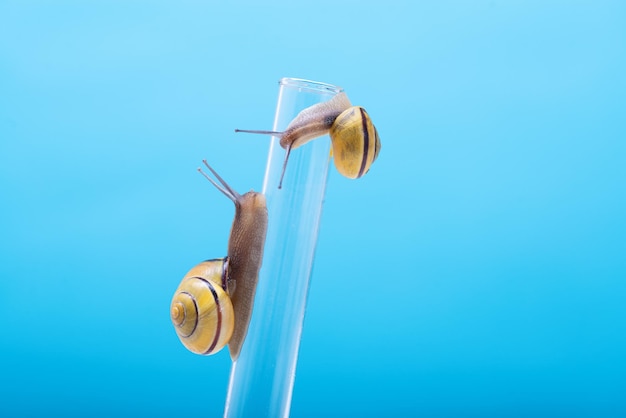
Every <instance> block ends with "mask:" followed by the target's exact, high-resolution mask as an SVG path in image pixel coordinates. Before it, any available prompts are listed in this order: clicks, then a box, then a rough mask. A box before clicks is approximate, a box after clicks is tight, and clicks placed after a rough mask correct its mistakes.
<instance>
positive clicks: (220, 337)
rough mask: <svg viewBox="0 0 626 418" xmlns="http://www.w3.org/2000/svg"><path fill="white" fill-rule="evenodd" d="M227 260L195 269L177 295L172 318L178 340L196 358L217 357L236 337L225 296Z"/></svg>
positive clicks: (226, 296) (210, 261) (232, 311)
mask: <svg viewBox="0 0 626 418" xmlns="http://www.w3.org/2000/svg"><path fill="white" fill-rule="evenodd" d="M227 274H228V259H227V258H224V259H218V260H208V261H203V262H202V263H200V264H198V265H196V266H195V267H193V268H192V269H191V270H190V271H189V272H188V273H187V274H186V275H185V277H184V278H183V280H182V281H181V283H180V285H179V286H178V289H176V292H175V293H174V298H173V299H172V304H171V307H170V317H171V319H172V323H173V324H174V328H175V329H176V334H178V338H179V339H180V341H181V342H182V343H183V345H184V346H185V347H187V349H189V350H190V351H192V352H194V353H196V354H204V355H209V354H214V353H216V352H218V351H219V350H221V349H222V348H223V347H224V346H225V345H226V344H228V342H229V341H230V338H231V336H232V333H233V329H234V324H235V314H234V310H233V304H232V302H231V300H230V297H229V296H228V293H227V292H226V290H225V289H226V283H227Z"/></svg>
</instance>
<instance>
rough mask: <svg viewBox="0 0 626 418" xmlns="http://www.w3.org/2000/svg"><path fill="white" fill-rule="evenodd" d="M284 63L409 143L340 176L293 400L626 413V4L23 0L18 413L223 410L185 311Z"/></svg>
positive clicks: (13, 313)
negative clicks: (185, 292) (241, 131)
mask: <svg viewBox="0 0 626 418" xmlns="http://www.w3.org/2000/svg"><path fill="white" fill-rule="evenodd" d="M283 76H291V77H301V78H309V79H313V80H318V81H324V82H328V83H333V84H338V85H341V86H343V87H344V88H345V89H346V91H347V92H348V94H349V96H350V98H351V99H352V102H353V103H355V104H359V105H363V106H365V107H366V108H367V109H368V111H369V113H370V114H371V115H372V117H373V118H374V120H375V123H376V125H377V127H378V131H379V133H380V136H381V139H382V142H383V148H382V152H381V154H380V157H379V160H378V161H377V162H376V164H375V165H374V166H373V168H372V170H371V171H370V173H369V174H368V175H367V176H365V177H364V178H363V179H361V180H358V181H351V180H347V179H344V178H342V177H341V176H340V175H339V174H337V172H336V171H335V170H334V169H332V172H331V175H330V178H329V183H328V190H327V195H326V203H325V207H324V215H323V219H322V227H321V233H320V239H319V244H318V251H317V255H316V262H315V268H314V272H313V278H312V285H311V289H310V294H309V306H308V311H307V316H306V322H305V329H304V336H303V341H302V346H301V351H300V361H299V366H298V372H297V379H296V385H295V389H294V395H293V406H292V416H293V417H315V416H328V417H340V416H347V415H350V416H363V417H369V416H393V415H395V416H410V415H414V416H426V417H452V416H472V417H478V416H481V417H497V416H594V417H598V416H625V414H626V395H625V394H626V302H625V299H626V216H625V214H626V197H625V194H626V187H625V180H626V121H625V119H626V118H625V116H626V5H625V3H624V2H620V1H613V2H611V1H597V0H594V1H556V0H555V1H548V2H545V1H496V0H493V1H438V2H416V1H385V2H371V3H368V2H362V1H346V2H338V1H336V0H315V1H308V2H279V1H276V2H272V3H271V4H260V2H242V1H233V2H229V3H228V4H226V3H225V2H224V3H221V2H219V3H218V2H211V1H175V2H174V1H172V2H165V1H138V0H137V1H128V0H124V1H121V0H119V1H90V2H85V1H78V0H76V1H67V0H59V1H55V2H44V1H18V0H0V193H1V194H0V199H1V202H0V203H1V207H0V215H1V216H0V234H1V235H0V278H1V280H0V324H1V327H2V333H1V334H0V370H1V372H0V415H1V416H56V415H63V416H86V415H90V416H100V415H116V416H136V415H137V414H139V415H142V416H166V415H172V414H179V415H180V414H181V411H188V413H193V414H195V413H197V414H198V415H197V416H219V415H221V413H222V410H223V406H224V399H225V394H226V389H227V382H228V373H229V369H230V359H229V357H228V354H227V353H226V352H221V353H219V354H218V355H216V356H213V357H209V358H205V357H200V356H195V355H193V354H191V353H188V352H186V351H185V349H184V348H183V347H182V345H181V344H180V343H179V342H178V340H177V338H176V336H175V334H174V331H173V329H172V327H171V325H170V322H169V314H168V310H169V301H170V298H171V295H172V292H173V291H174V289H175V287H176V286H177V284H178V282H179V280H180V278H181V277H182V275H183V274H184V273H185V272H186V271H187V269H188V268H190V267H191V266H192V265H194V264H196V263H197V262H199V261H200V260H203V259H205V258H207V257H221V256H224V255H225V253H226V241H227V237H228V231H229V228H230V222H231V219H232V214H233V208H232V204H231V203H229V202H228V201H227V200H226V199H224V198H223V196H221V195H220V194H219V193H217V192H216V191H215V190H213V189H212V188H211V187H210V186H208V185H207V184H206V182H205V180H203V179H202V178H201V177H200V176H199V175H198V174H197V173H196V171H195V168H196V167H197V165H198V163H199V162H200V160H201V159H202V158H208V159H209V160H210V161H211V162H212V163H213V164H214V166H215V167H216V168H217V169H218V171H219V172H220V173H221V174H222V175H223V176H224V177H225V178H226V179H227V180H228V181H229V182H230V183H231V184H232V185H233V186H234V187H235V188H236V189H238V190H240V191H246V190H247V189H249V188H255V189H257V190H258V189H260V188H261V183H262V177H263V173H264V168H265V160H266V155H267V149H268V143H269V141H268V140H267V138H265V137H257V136H245V135H240V136H236V135H235V134H234V133H233V128H235V127H240V128H266V129H267V128H270V127H271V123H272V120H273V115H274V109H275V104H276V98H277V92H278V85H277V81H278V79H279V78H281V77H283Z"/></svg>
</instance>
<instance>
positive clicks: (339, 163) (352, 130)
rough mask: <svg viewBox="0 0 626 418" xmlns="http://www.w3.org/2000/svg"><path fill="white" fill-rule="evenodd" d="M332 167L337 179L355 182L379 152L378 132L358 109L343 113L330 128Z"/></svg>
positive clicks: (362, 110)
mask: <svg viewBox="0 0 626 418" xmlns="http://www.w3.org/2000/svg"><path fill="white" fill-rule="evenodd" d="M330 139H331V141H332V145H333V157H334V159H335V167H336V168H337V171H339V173H341V175H343V176H345V177H348V178H350V179H358V178H359V177H361V176H362V175H363V174H365V173H367V172H368V171H369V169H370V166H371V165H372V163H373V162H374V161H375V160H376V158H377V157H378V152H379V151H380V138H379V137H378V131H376V127H375V126H374V124H373V123H372V120H371V119H370V117H369V115H368V114H367V112H366V111H365V109H363V108H362V107H360V106H352V107H349V108H348V109H346V110H344V111H343V112H342V113H341V114H340V115H339V116H337V119H335V122H334V123H333V124H332V126H331V127H330Z"/></svg>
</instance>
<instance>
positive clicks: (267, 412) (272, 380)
mask: <svg viewBox="0 0 626 418" xmlns="http://www.w3.org/2000/svg"><path fill="white" fill-rule="evenodd" d="M279 84H280V90H279V96H278V105H277V108H276V116H275V119H274V127H273V130H274V131H283V130H284V129H285V128H286V127H287V125H288V124H289V122H290V121H291V120H292V119H293V118H294V117H295V116H296V115H297V114H298V113H299V112H300V111H301V110H303V109H304V108H306V107H309V106H311V105H314V104H316V103H320V102H324V101H327V100H329V99H330V98H332V97H333V96H334V95H335V94H337V93H339V92H341V91H342V89H341V88H339V87H336V86H332V85H328V84H323V83H317V82H313V81H307V80H300V79H293V78H283V79H282V80H280V83H279ZM329 155H330V139H329V138H328V136H325V137H322V138H318V139H315V140H313V141H311V142H309V143H307V144H305V145H304V146H302V147H300V148H297V149H295V150H293V151H292V152H291V155H290V157H289V162H288V164H287V171H286V173H285V178H284V180H283V184H282V189H279V188H278V183H279V181H280V176H281V173H282V168H283V162H284V159H285V150H284V149H283V148H281V146H280V144H279V138H277V137H272V140H271V145H270V150H269V156H268V160H267V168H266V172H265V181H264V183H263V194H265V196H266V199H267V209H268V216H269V219H268V230H267V240H266V242H265V255H264V259H263V265H262V267H261V272H260V277H259V283H258V288H257V293H256V298H255V302H254V310H253V313H252V319H251V321H250V327H249V328H248V334H247V336H246V339H245V342H244V344H243V347H242V349H241V353H240V355H239V358H238V359H237V361H235V362H234V363H233V366H232V369H231V374H230V382H229V385H228V394H227V396H226V407H225V411H224V417H228V418H233V417H252V416H254V417H287V416H289V409H290V406H291V393H292V390H293V384H294V379H295V372H296V363H297V358H298V348H299V346H300V336H301V334H302V325H303V322H304V312H305V307H306V300H307V294H308V290H309V277H310V275H311V268H312V266H313V256H314V252H315V245H316V243H317V233H318V229H319V222H320V217H321V214H322V202H323V199H324V193H325V190H326V178H327V175H328V165H329V161H330V158H329Z"/></svg>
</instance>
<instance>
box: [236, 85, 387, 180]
mask: <svg viewBox="0 0 626 418" xmlns="http://www.w3.org/2000/svg"><path fill="white" fill-rule="evenodd" d="M235 131H236V132H248V133H257V134H267V135H273V136H277V137H279V138H280V146H281V147H283V148H284V149H286V150H287V154H286V155H285V162H284V164H283V172H282V174H281V177H280V183H279V185H278V188H279V189H280V188H281V187H282V183H283V177H284V175H285V170H286V169H287V160H288V159H289V154H290V153H291V150H292V149H295V148H298V147H299V146H301V145H304V144H306V143H307V142H309V141H310V140H312V139H314V138H317V137H320V136H322V135H325V134H327V133H328V134H330V139H331V141H332V154H333V156H334V161H335V167H336V168H337V171H339V172H340V173H341V174H342V175H343V176H345V177H348V178H351V179H356V178H359V177H361V176H363V175H364V174H365V173H367V172H368V171H369V169H370V167H371V165H372V163H373V162H374V161H375V160H376V158H377V157H378V153H379V152H380V138H379V137H378V132H377V131H376V127H375V126H374V124H373V123H372V120H371V119H370V117H369V115H368V114H367V112H366V111H365V109H363V108H362V107H360V106H352V104H351V103H350V100H348V96H346V94H345V93H343V92H341V93H339V94H337V95H335V96H334V97H333V98H332V99H330V100H329V101H327V102H323V103H318V104H316V105H313V106H311V107H308V108H306V109H304V110H303V111H301V112H300V113H298V115H297V116H296V117H295V118H294V119H293V120H292V121H291V122H290V123H289V125H288V126H287V128H286V129H285V130H284V131H282V132H276V131H259V130H245V129H235Z"/></svg>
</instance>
